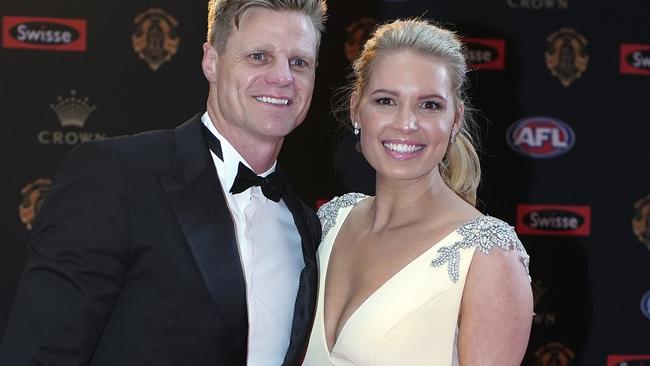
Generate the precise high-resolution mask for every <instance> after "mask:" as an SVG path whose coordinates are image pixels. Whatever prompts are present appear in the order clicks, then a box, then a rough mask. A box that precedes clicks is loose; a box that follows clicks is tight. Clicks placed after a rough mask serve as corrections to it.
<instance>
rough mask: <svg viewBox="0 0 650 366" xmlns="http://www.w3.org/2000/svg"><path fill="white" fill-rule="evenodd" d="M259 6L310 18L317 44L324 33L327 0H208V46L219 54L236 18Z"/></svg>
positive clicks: (237, 19) (237, 21) (234, 25)
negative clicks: (212, 47) (292, 12)
mask: <svg viewBox="0 0 650 366" xmlns="http://www.w3.org/2000/svg"><path fill="white" fill-rule="evenodd" d="M254 6H259V7H262V8H266V9H271V10H277V11H298V12H301V13H303V14H305V15H307V16H309V17H310V18H311V22H312V24H313V25H314V29H315V30H316V31H317V32H316V37H317V44H316V48H317V49H318V46H319V45H320V34H321V33H322V32H323V31H324V30H325V20H326V18H327V16H326V13H327V3H326V0H210V1H209V3H208V37H207V38H208V39H207V41H208V43H210V44H211V45H213V46H214V47H215V48H216V50H217V52H218V53H221V52H223V50H224V49H225V48H226V42H227V40H228V36H230V32H231V31H232V29H233V27H239V18H240V17H241V16H242V14H244V12H245V11H246V10H248V9H249V8H251V7H254Z"/></svg>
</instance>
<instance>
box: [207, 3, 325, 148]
mask: <svg viewBox="0 0 650 366" xmlns="http://www.w3.org/2000/svg"><path fill="white" fill-rule="evenodd" d="M317 42H318V38H317V33H316V30H315V29H314V26H313V25H312V22H311V19H310V18H309V17H308V16H307V15H304V14H302V13H299V12H293V11H275V10H269V9H265V8H261V7H252V8H250V9H248V10H246V11H245V12H244V14H243V15H242V16H241V18H240V21H239V28H237V27H234V28H233V29H232V31H231V34H230V36H229V38H228V41H227V42H226V47H225V49H224V50H223V52H221V53H220V54H216V52H215V53H214V54H215V55H216V57H213V58H212V59H211V60H212V61H210V60H208V61H207V62H208V66H210V62H214V64H213V70H214V73H213V75H212V76H213V78H212V79H211V77H210V75H208V74H209V73H208V72H207V71H206V76H207V77H208V79H209V80H210V91H211V97H210V100H209V101H208V110H209V111H211V112H212V119H213V123H214V124H215V125H216V126H217V128H219V130H220V131H221V132H222V133H224V134H225V135H226V136H227V137H229V138H231V139H233V140H235V141H240V142H242V143H255V142H261V143H264V142H271V143H274V142H281V141H282V139H283V138H284V136H286V135H287V134H289V132H291V131H292V130H293V129H294V128H296V127H297V126H298V125H299V124H300V123H301V122H302V121H303V120H304V119H305V116H306V115H307V111H308V109H309V104H310V102H311V96H312V92H313V89H314V74H315V69H316V57H317ZM208 47H209V48H210V50H209V51H211V52H214V49H213V48H211V46H208ZM204 49H205V48H204ZM206 52H208V51H206ZM205 68H206V61H205V58H204V70H205Z"/></svg>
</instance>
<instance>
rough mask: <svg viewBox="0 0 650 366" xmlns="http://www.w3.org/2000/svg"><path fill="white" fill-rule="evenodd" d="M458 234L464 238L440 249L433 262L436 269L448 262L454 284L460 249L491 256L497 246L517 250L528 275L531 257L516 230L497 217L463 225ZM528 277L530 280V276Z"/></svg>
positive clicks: (474, 220) (507, 249)
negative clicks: (472, 249) (477, 251)
mask: <svg viewBox="0 0 650 366" xmlns="http://www.w3.org/2000/svg"><path fill="white" fill-rule="evenodd" d="M456 232H458V234H460V235H461V236H462V237H463V238H462V239H461V240H460V241H457V242H455V243H453V244H452V245H449V246H445V247H442V248H440V249H438V257H437V258H435V259H434V260H432V261H431V265H432V266H434V267H439V266H441V265H443V264H445V262H447V263H448V265H447V272H448V273H449V278H451V280H452V281H453V282H456V281H458V277H459V273H458V268H459V262H460V249H466V248H470V247H476V249H478V250H480V251H481V252H483V253H484V254H490V250H492V248H493V247H494V246H495V245H497V246H498V247H499V248H501V249H503V250H504V251H506V252H507V251H510V250H511V249H513V248H516V249H517V252H518V253H519V255H520V256H521V259H522V262H523V265H524V267H525V268H526V273H528V262H529V261H530V257H529V256H528V253H526V249H524V246H523V245H522V244H521V241H519V238H517V234H516V233H515V231H514V228H513V227H512V226H510V225H508V224H507V223H505V222H503V221H501V220H499V219H497V218H495V217H491V216H481V217H477V218H475V219H473V220H471V221H468V222H466V223H464V224H462V225H461V226H459V227H458V229H456ZM528 277H529V278H530V275H529V276H528Z"/></svg>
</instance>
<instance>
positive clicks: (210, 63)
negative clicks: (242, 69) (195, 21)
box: [201, 42, 219, 83]
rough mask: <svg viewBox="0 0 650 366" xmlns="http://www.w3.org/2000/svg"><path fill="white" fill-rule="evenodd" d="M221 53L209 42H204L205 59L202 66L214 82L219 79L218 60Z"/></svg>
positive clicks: (210, 80) (206, 74)
mask: <svg viewBox="0 0 650 366" xmlns="http://www.w3.org/2000/svg"><path fill="white" fill-rule="evenodd" d="M218 61H219V55H218V54H217V50H216V49H215V48H214V46H213V45H211V44H210V43H208V42H205V43H204V44H203V60H202V61H201V67H202V68H203V75H205V78H206V79H208V81H209V82H211V83H214V82H216V81H217V62H218Z"/></svg>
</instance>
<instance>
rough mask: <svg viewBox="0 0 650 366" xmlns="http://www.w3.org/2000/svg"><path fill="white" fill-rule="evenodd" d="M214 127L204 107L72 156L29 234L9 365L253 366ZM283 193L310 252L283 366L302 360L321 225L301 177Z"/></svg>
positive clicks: (0, 352) (5, 360)
mask: <svg viewBox="0 0 650 366" xmlns="http://www.w3.org/2000/svg"><path fill="white" fill-rule="evenodd" d="M203 128H204V127H203V125H202V123H201V120H200V118H199V116H196V117H194V118H193V119H191V120H190V121H188V122H186V123H185V124H183V125H181V126H180V127H178V128H176V129H175V130H165V131H152V132H147V133H143V134H139V135H134V136H127V137H119V138H112V139H107V140H103V141H94V142H90V143H85V144H81V145H79V146H78V147H77V148H76V149H74V150H73V152H71V153H70V155H69V156H68V157H67V158H66V161H65V162H64V163H63V165H62V167H61V169H60V171H59V173H58V174H57V177H56V178H55V183H54V186H53V188H52V190H51V191H50V193H49V194H48V197H47V198H46V201H45V204H44V206H43V209H42V210H41V212H40V214H39V217H38V219H37V223H36V225H35V227H34V230H33V234H32V238H31V239H30V243H29V257H28V260H27V265H26V269H25V273H24V274H23V276H22V278H21V282H20V284H19V287H18V292H17V295H16V299H15V303H14V307H13V310H12V314H11V316H10V319H9V322H8V325H7V328H6V332H5V335H4V339H3V343H2V346H1V348H0V365H12V366H14V365H16V366H18V365H48V366H49V365H63V366H74V365H93V366H100V365H101V366H104V365H106V366H108V365H110V366H115V365H121V366H127V365H133V366H144V365H155V366H166V365H170V366H171V365H183V366H185V365H187V366H200V365H210V366H215V365H245V364H246V349H247V337H248V319H247V310H246V290H245V284H244V276H243V272H242V268H241V262H240V258H239V254H238V249H237V244H236V240H235V231H234V224H233V221H232V218H231V215H230V213H229V211H228V208H227V206H226V202H225V199H224V196H223V193H222V191H221V186H220V183H219V178H218V177H217V173H216V170H215V168H214V164H213V162H212V158H211V156H210V154H209V152H208V148H207V145H206V143H205V139H204V135H203V134H204V132H203ZM282 198H283V200H284V202H285V204H286V205H287V207H288V208H289V210H290V211H291V213H292V215H293V218H294V222H295V224H296V227H297V228H298V231H299V233H300V236H301V238H302V252H303V258H304V261H305V267H304V269H303V270H302V273H301V275H300V279H299V289H298V296H297V299H296V303H295V310H294V319H293V324H292V333H291V339H290V344H289V348H288V351H287V355H286V358H285V361H284V363H283V364H284V365H296V364H298V363H299V362H300V358H301V357H302V355H303V352H304V349H305V347H306V342H307V340H308V336H309V331H310V329H311V325H312V316H313V311H314V307H315V299H316V292H317V271H316V258H315V250H316V247H317V245H318V241H319V239H320V225H319V223H318V220H317V218H316V216H315V215H314V213H313V211H312V210H311V209H310V208H308V207H307V206H306V205H304V204H303V203H302V202H301V201H300V200H299V199H298V198H297V197H296V195H295V193H294V192H293V190H292V189H291V187H288V188H287V190H286V192H285V194H284V196H283V197H282ZM296 280H298V279H296Z"/></svg>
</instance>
